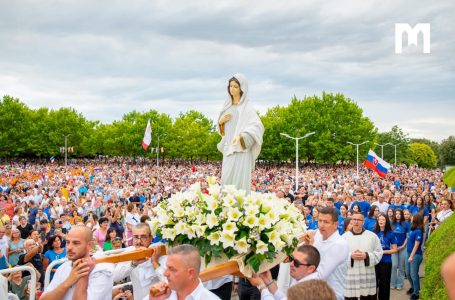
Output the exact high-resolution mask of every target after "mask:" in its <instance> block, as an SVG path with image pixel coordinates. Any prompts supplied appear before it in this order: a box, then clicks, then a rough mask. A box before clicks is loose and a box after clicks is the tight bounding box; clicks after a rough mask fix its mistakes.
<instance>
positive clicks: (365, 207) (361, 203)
mask: <svg viewBox="0 0 455 300" xmlns="http://www.w3.org/2000/svg"><path fill="white" fill-rule="evenodd" d="M355 204H357V205H358V206H360V208H361V209H362V213H363V216H364V217H365V218H366V217H367V216H368V212H369V211H370V207H371V205H370V203H368V202H367V201H355V202H354V203H352V205H351V207H353V206H354V205H355Z"/></svg>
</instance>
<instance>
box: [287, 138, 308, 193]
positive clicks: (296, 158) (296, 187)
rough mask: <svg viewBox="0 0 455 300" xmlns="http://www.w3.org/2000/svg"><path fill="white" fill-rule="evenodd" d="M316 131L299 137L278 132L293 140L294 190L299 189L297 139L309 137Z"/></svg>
mask: <svg viewBox="0 0 455 300" xmlns="http://www.w3.org/2000/svg"><path fill="white" fill-rule="evenodd" d="M315 133H316V132H314V131H312V132H309V133H307V134H305V135H304V136H301V137H292V136H290V135H289V134H287V133H280V134H281V135H282V136H285V137H287V138H289V139H293V140H295V190H296V191H298V189H299V140H301V139H304V138H307V137H309V136H310V135H313V134H315Z"/></svg>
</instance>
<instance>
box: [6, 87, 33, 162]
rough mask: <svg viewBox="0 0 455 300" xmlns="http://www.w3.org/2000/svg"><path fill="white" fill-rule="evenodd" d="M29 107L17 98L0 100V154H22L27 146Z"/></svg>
mask: <svg viewBox="0 0 455 300" xmlns="http://www.w3.org/2000/svg"><path fill="white" fill-rule="evenodd" d="M29 132H30V109H29V108H28V107H27V106H26V105H25V104H24V103H22V102H20V101H19V99H17V98H13V97H10V96H4V97H3V100H2V101H0V156H2V157H7V156H22V155H24V154H26V153H27V148H28V147H29V142H30V141H29V139H28V135H29Z"/></svg>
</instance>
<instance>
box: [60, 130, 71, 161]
mask: <svg viewBox="0 0 455 300" xmlns="http://www.w3.org/2000/svg"><path fill="white" fill-rule="evenodd" d="M62 135H63V136H64V137H65V168H66V167H67V166H68V136H70V135H71V134H62Z"/></svg>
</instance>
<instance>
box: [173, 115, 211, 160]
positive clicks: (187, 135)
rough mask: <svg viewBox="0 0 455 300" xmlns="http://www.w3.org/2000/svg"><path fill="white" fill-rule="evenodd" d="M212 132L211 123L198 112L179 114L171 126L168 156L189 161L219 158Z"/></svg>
mask: <svg viewBox="0 0 455 300" xmlns="http://www.w3.org/2000/svg"><path fill="white" fill-rule="evenodd" d="M214 131H215V127H214V126H213V122H212V121H210V120H209V119H207V117H205V116H204V115H203V114H201V113H200V112H197V111H194V110H191V111H188V112H186V113H180V115H179V116H178V117H177V119H176V120H175V122H174V124H173V126H172V133H171V141H172V142H170V143H169V149H168V150H169V151H168V155H169V156H170V157H172V158H184V159H190V160H193V159H198V158H199V159H208V158H209V157H214V156H217V155H218V156H219V154H217V151H218V150H217V149H216V144H215V142H216V138H215V137H214V136H213V135H212V134H213V133H214Z"/></svg>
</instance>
